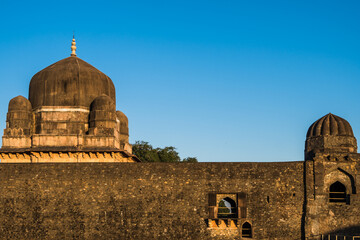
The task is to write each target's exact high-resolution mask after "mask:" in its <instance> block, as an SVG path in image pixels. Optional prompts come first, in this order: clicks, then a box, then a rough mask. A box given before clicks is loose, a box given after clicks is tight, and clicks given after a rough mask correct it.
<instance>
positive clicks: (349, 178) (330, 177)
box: [323, 167, 356, 194]
mask: <svg viewBox="0 0 360 240" xmlns="http://www.w3.org/2000/svg"><path fill="white" fill-rule="evenodd" d="M335 182H340V183H341V184H343V185H344V186H345V188H346V191H347V192H346V193H347V194H355V193H356V186H355V180H354V177H353V175H352V174H351V173H349V172H348V171H346V170H344V169H343V168H339V167H336V168H334V169H332V170H331V171H330V172H329V173H328V174H326V175H325V176H324V185H323V186H324V188H323V192H324V193H326V192H329V191H330V185H332V184H333V183H335Z"/></svg>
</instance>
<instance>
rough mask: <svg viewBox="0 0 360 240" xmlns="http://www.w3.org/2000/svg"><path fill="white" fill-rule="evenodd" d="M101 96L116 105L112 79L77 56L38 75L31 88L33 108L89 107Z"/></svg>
mask: <svg viewBox="0 0 360 240" xmlns="http://www.w3.org/2000/svg"><path fill="white" fill-rule="evenodd" d="M102 94H105V95H107V96H109V97H110V98H112V100H113V101H114V102H115V87H114V84H113V82H112V81H111V79H110V78H109V77H108V76H106V75H105V74H104V73H102V72H100V71H99V70H98V69H96V68H95V67H93V66H91V65H90V64H88V63H87V62H85V61H83V60H81V59H80V58H78V57H76V56H71V57H68V58H65V59H63V60H60V61H58V62H56V63H54V64H52V65H50V66H48V67H47V68H45V69H43V70H41V71H40V72H38V73H36V74H35V75H34V76H33V77H32V79H31V82H30V87H29V100H30V102H31V104H32V107H33V108H37V107H41V106H79V107H89V106H90V103H91V102H92V101H93V100H94V99H95V98H96V97H98V96H100V95H102Z"/></svg>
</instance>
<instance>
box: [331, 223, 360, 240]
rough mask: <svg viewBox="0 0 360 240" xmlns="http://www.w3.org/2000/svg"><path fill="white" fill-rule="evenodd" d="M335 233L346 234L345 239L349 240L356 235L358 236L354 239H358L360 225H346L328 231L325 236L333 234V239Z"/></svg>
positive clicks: (338, 234)
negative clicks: (345, 226)
mask: <svg viewBox="0 0 360 240" xmlns="http://www.w3.org/2000/svg"><path fill="white" fill-rule="evenodd" d="M336 235H337V236H346V237H347V238H346V239H351V240H352V239H353V238H352V237H355V236H358V238H356V239H360V225H356V226H351V227H347V228H341V229H338V230H336V231H332V232H329V233H327V234H326V235H325V236H326V237H327V236H334V239H335V236H336ZM326 237H325V239H327V238H326ZM329 239H330V238H329ZM340 239H345V238H344V237H343V238H340Z"/></svg>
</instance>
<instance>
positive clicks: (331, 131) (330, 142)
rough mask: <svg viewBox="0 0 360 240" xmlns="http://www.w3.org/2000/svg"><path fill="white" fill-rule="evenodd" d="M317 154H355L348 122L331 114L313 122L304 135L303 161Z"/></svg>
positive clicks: (353, 140)
mask: <svg viewBox="0 0 360 240" xmlns="http://www.w3.org/2000/svg"><path fill="white" fill-rule="evenodd" d="M317 152H338V153H346V152H350V153H354V152H357V143H356V138H355V137H354V133H353V131H352V128H351V126H350V124H349V122H348V121H346V120H345V119H343V118H341V117H338V116H336V115H333V114H331V113H329V114H327V115H325V116H323V117H322V118H320V119H319V120H317V121H316V122H314V123H313V124H312V125H311V126H310V128H309V130H308V132H307V134H306V143H305V159H311V158H312V156H313V155H314V154H315V153H317Z"/></svg>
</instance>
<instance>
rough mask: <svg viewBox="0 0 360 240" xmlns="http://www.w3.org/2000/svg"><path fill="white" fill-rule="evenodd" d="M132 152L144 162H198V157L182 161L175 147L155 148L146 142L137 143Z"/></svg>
mask: <svg viewBox="0 0 360 240" xmlns="http://www.w3.org/2000/svg"><path fill="white" fill-rule="evenodd" d="M132 150H133V154H135V155H136V156H137V157H138V158H139V159H140V160H141V161H142V162H197V159H196V157H187V158H184V159H181V158H180V157H179V153H178V152H177V151H176V148H175V147H164V148H153V147H152V146H151V145H150V144H149V143H148V142H144V141H136V142H135V144H133V145H132Z"/></svg>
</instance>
